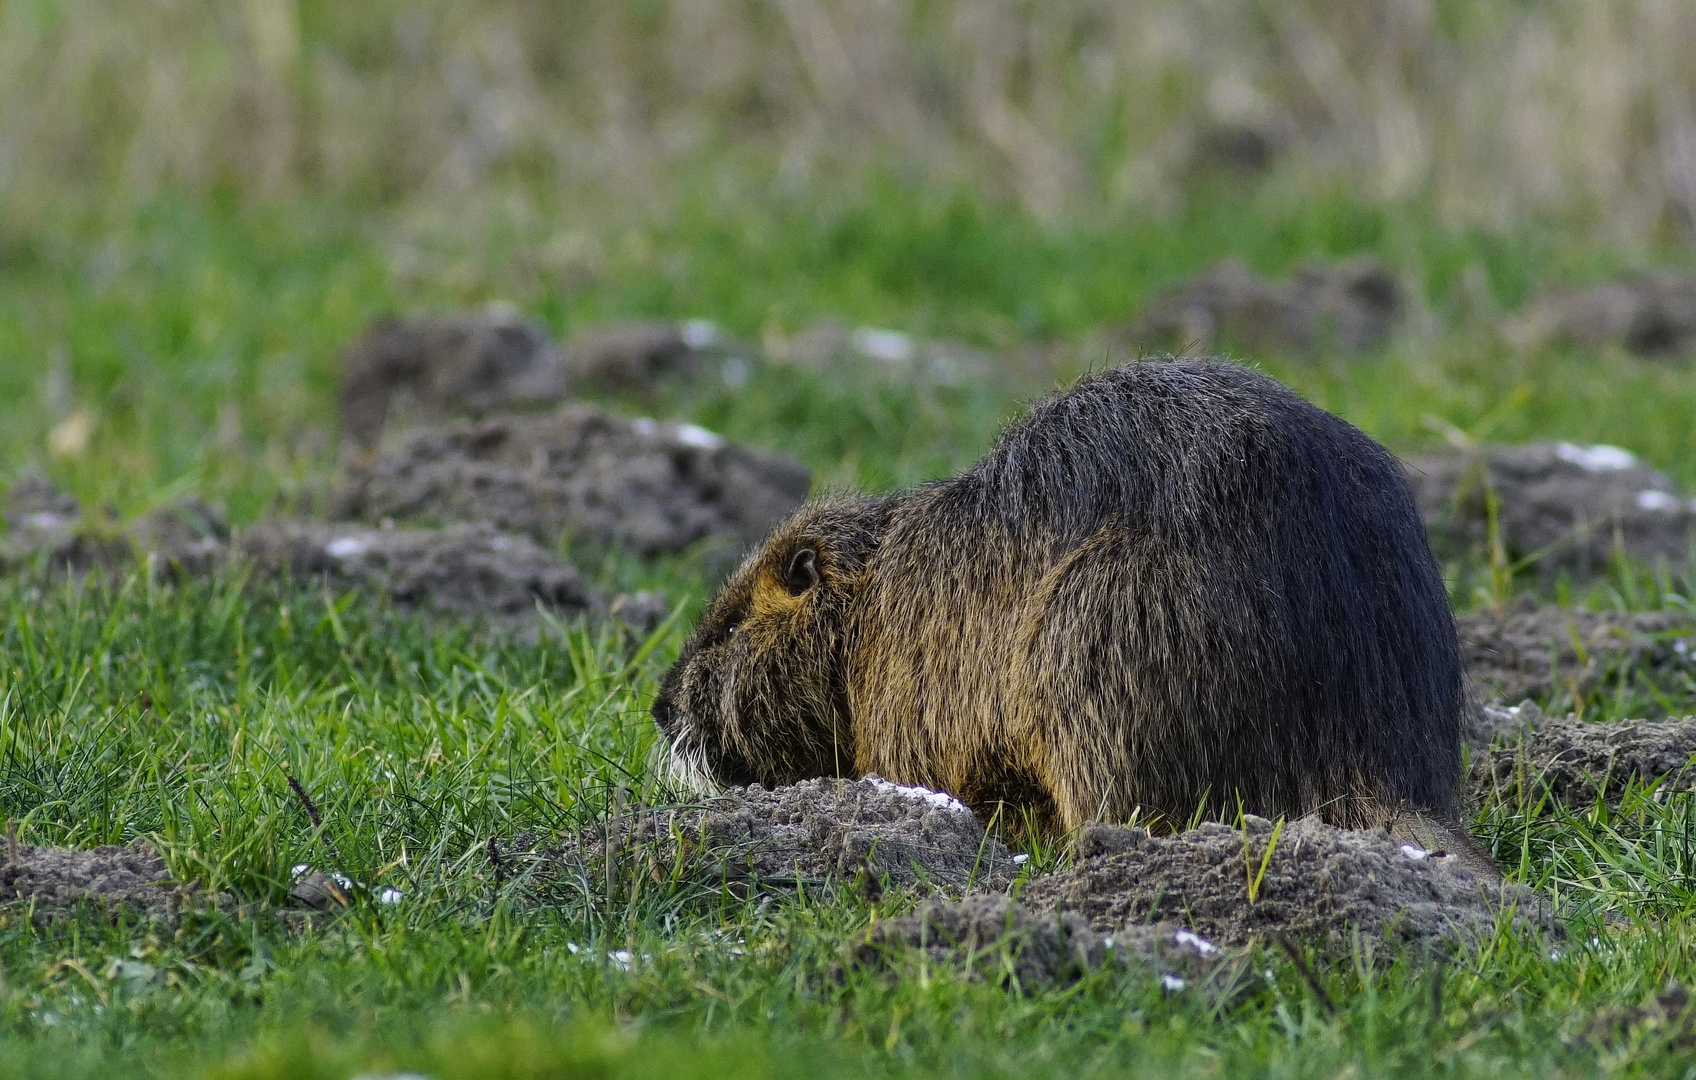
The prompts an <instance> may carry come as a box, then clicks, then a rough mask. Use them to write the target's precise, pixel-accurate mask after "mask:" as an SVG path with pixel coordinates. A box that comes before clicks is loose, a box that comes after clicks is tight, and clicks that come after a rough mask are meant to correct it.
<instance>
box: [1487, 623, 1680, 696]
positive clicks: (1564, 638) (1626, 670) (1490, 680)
mask: <svg viewBox="0 0 1696 1080" xmlns="http://www.w3.org/2000/svg"><path fill="white" fill-rule="evenodd" d="M1455 627H1456V629H1457V630H1458V631H1459V632H1460V646H1461V658H1462V661H1463V663H1464V664H1465V666H1466V672H1467V677H1468V680H1469V681H1470V683H1471V689H1472V693H1473V696H1474V698H1475V699H1477V700H1479V701H1484V702H1490V701H1498V702H1501V701H1505V702H1517V701H1524V700H1526V699H1527V698H1530V699H1534V700H1537V701H1542V702H1545V703H1547V702H1549V701H1552V700H1560V701H1572V700H1574V699H1582V698H1584V697H1587V696H1589V695H1591V694H1592V693H1594V692H1596V691H1597V690H1599V689H1602V688H1604V687H1605V686H1608V685H1613V684H1620V683H1624V682H1627V681H1633V682H1640V683H1643V684H1645V685H1646V686H1648V687H1649V688H1650V689H1653V690H1657V691H1660V692H1662V693H1679V692H1683V693H1686V694H1688V693H1690V691H1691V682H1690V679H1691V677H1692V676H1693V675H1696V655H1693V650H1696V617H1693V616H1691V615H1689V614H1680V613H1676V612H1671V611H1646V612H1616V611H1586V610H1582V609H1577V608H1564V607H1554V606H1538V605H1525V606H1515V607H1512V608H1510V609H1508V610H1507V611H1505V612H1501V613H1497V612H1491V611H1473V612H1467V613H1466V614H1463V615H1458V616H1456V617H1455Z"/></svg>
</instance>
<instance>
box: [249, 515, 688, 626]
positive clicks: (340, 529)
mask: <svg viewBox="0 0 1696 1080" xmlns="http://www.w3.org/2000/svg"><path fill="white" fill-rule="evenodd" d="M231 554H232V557H233V558H235V559H239V560H242V561H244V562H246V563H248V564H250V565H251V566H253V567H254V568H255V569H256V570H257V572H258V573H259V574H260V575H262V576H280V575H286V576H289V577H293V578H296V579H301V578H322V579H325V580H327V581H329V582H330V583H331V584H333V585H335V586H337V587H340V588H362V589H366V590H369V591H372V592H375V593H379V594H381V595H383V596H386V597H388V598H389V599H391V600H392V601H393V602H394V604H395V606H396V607H398V608H400V609H401V610H403V611H417V612H423V613H425V614H429V615H437V616H447V617H454V618H474V617H475V618H489V619H493V620H496V621H502V620H515V619H528V618H531V617H534V616H535V614H536V611H537V608H538V606H540V607H541V608H542V609H543V610H546V611H549V612H552V613H553V614H555V615H557V616H559V617H561V618H572V617H575V616H580V615H589V616H606V615H609V614H614V613H615V612H614V610H613V605H614V604H615V603H616V604H618V607H617V610H616V614H617V616H618V617H619V618H620V619H621V620H622V621H624V622H626V623H628V624H630V625H634V626H651V625H653V624H654V623H656V622H657V621H658V620H659V619H660V618H663V617H664V614H665V609H664V602H663V600H661V599H660V598H659V597H657V596H653V595H651V594H638V595H636V596H633V597H622V598H619V599H618V600H616V601H615V600H609V599H608V598H607V597H604V596H602V595H600V594H599V593H597V592H595V591H594V590H592V589H590V588H589V587H588V586H587V585H585V584H584V582H583V576H582V575H581V574H580V573H578V571H577V568H576V567H574V566H572V565H571V564H570V563H568V562H566V561H565V560H564V559H562V558H560V557H559V556H558V555H555V554H554V553H553V552H551V551H547V550H545V549H543V548H542V547H540V546H538V545H537V544H536V542H535V541H533V540H531V539H530V538H529V537H527V536H520V535H513V534H511V533H503V532H501V531H499V530H498V529H495V528H494V527H493V526H490V525H486V524H457V525H449V526H447V527H445V528H441V529H372V528H366V527H363V526H358V525H332V524H327V523H324V522H318V521H303V520H285V521H268V522H261V523H260V524H258V525H254V526H252V527H251V528H248V529H244V530H242V531H241V532H240V533H239V534H238V535H237V537H236V539H235V542H234V544H233V545H232V550H231Z"/></svg>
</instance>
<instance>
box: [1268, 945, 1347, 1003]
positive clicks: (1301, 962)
mask: <svg viewBox="0 0 1696 1080" xmlns="http://www.w3.org/2000/svg"><path fill="white" fill-rule="evenodd" d="M1272 940H1274V941H1276V942H1277V943H1278V947H1279V948H1281V949H1283V950H1284V952H1285V953H1287V954H1288V955H1289V958H1290V962H1291V963H1293V964H1295V966H1296V970H1297V971H1299V972H1301V977H1302V978H1303V979H1305V980H1307V985H1308V987H1309V988H1311V989H1312V990H1313V993H1314V996H1315V997H1317V998H1318V999H1319V1003H1320V1004H1321V1005H1323V1006H1325V1012H1326V1014H1327V1015H1329V1016H1330V1017H1331V1018H1332V1019H1333V1020H1334V1019H1336V1017H1337V1003H1336V1002H1335V1001H1332V1000H1331V995H1330V993H1328V992H1327V991H1326V989H1325V984H1324V983H1322V982H1320V981H1319V973H1318V972H1316V971H1314V970H1313V968H1312V966H1311V965H1309V964H1308V962H1307V959H1306V958H1305V957H1303V956H1302V954H1301V950H1300V949H1298V948H1296V946H1295V942H1293V941H1291V940H1290V939H1289V935H1287V934H1279V935H1277V936H1276V937H1274V938H1273V939H1272Z"/></svg>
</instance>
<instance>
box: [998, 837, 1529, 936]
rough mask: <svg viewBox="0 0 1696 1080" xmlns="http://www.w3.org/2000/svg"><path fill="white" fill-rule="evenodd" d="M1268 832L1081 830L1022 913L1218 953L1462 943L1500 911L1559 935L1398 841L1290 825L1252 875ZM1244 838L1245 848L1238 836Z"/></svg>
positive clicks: (1522, 897)
mask: <svg viewBox="0 0 1696 1080" xmlns="http://www.w3.org/2000/svg"><path fill="white" fill-rule="evenodd" d="M1273 828H1274V826H1273V824H1272V823H1271V822H1269V821H1266V820H1264V819H1262V818H1256V817H1249V818H1247V819H1246V825H1245V827H1244V829H1238V828H1234V827H1231V826H1227V825H1219V824H1205V825H1202V826H1200V827H1198V828H1195V829H1190V830H1188V831H1186V832H1181V833H1177V834H1175V835H1171V836H1155V835H1152V834H1150V833H1148V832H1147V831H1145V830H1143V829H1135V828H1121V827H1117V826H1096V827H1093V828H1090V829H1088V830H1086V831H1085V832H1084V834H1083V835H1082V836H1081V837H1080V838H1079V840H1078V843H1077V847H1076V849H1075V857H1076V860H1077V861H1076V862H1075V863H1074V865H1073V866H1072V868H1071V869H1069V870H1066V871H1063V872H1061V873H1058V874H1054V875H1052V876H1050V877H1045V878H1038V879H1036V880H1034V881H1032V882H1031V883H1030V884H1029V885H1028V886H1027V887H1026V888H1025V892H1024V896H1023V900H1024V903H1025V904H1026V905H1027V906H1029V907H1030V909H1031V910H1032V911H1033V912H1036V913H1038V914H1039V915H1040V914H1047V913H1050V912H1054V911H1060V910H1063V911H1071V912H1077V913H1078V914H1080V915H1082V916H1084V917H1085V918H1086V919H1088V920H1089V923H1090V926H1091V927H1092V928H1093V929H1095V930H1096V931H1097V932H1100V933H1110V932H1115V931H1119V930H1122V929H1123V928H1124V927H1127V926H1136V925H1141V924H1149V923H1162V922H1177V923H1180V924H1182V925H1184V926H1186V927H1188V928H1189V929H1191V930H1193V931H1194V932H1196V933H1198V934H1200V935H1201V936H1203V937H1205V938H1207V939H1209V940H1211V941H1216V942H1220V943H1223V944H1233V945H1240V944H1246V943H1247V942H1248V941H1249V940H1250V939H1251V938H1255V937H1262V938H1264V937H1269V936H1278V935H1289V936H1292V937H1295V938H1300V939H1312V940H1315V941H1317V942H1319V943H1321V944H1323V945H1326V946H1328V947H1333V948H1337V947H1347V943H1348V939H1349V931H1350V929H1351V928H1358V929H1359V930H1360V931H1361V932H1362V933H1363V934H1366V935H1368V936H1369V937H1372V938H1390V939H1393V940H1396V941H1401V942H1422V943H1435V942H1438V941H1445V940H1454V941H1466V940H1469V939H1474V938H1476V937H1477V936H1479V935H1480V934H1483V933H1487V932H1489V931H1490V930H1491V929H1493V928H1494V927H1495V926H1496V924H1497V920H1498V918H1499V917H1502V915H1503V913H1504V912H1506V911H1508V910H1509V909H1516V910H1513V913H1512V916H1511V917H1512V918H1513V920H1514V922H1515V924H1516V926H1517V927H1518V928H1520V929H1521V930H1532V929H1544V930H1547V931H1549V932H1551V933H1555V934H1559V933H1560V932H1561V927H1560V924H1559V923H1558V922H1556V921H1555V919H1554V918H1553V916H1552V915H1551V914H1550V913H1549V911H1548V910H1547V907H1546V905H1545V904H1544V902H1543V901H1541V900H1540V899H1539V898H1538V897H1537V896H1536V894H1534V893H1532V892H1531V891H1530V890H1528V889H1525V888H1522V887H1520V886H1517V885H1512V884H1509V883H1507V882H1505V881H1502V880H1500V879H1499V878H1492V877H1490V876H1489V875H1485V874H1481V873H1477V872H1475V871H1473V870H1472V869H1469V868H1468V867H1467V866H1466V865H1465V862H1464V860H1463V859H1462V858H1461V857H1460V856H1459V855H1439V854H1438V853H1436V852H1430V851H1426V850H1425V849H1422V848H1419V847H1416V846H1413V845H1410V844H1404V843H1403V842H1401V841H1400V840H1398V839H1394V838H1391V837H1389V836H1386V835H1384V834H1382V833H1379V832H1375V831H1373V832H1348V831H1344V830H1341V829H1334V828H1331V827H1330V826H1328V825H1325V824H1322V823H1320V822H1318V821H1314V820H1309V819H1305V818H1304V819H1301V820H1298V821H1293V822H1290V823H1289V824H1288V825H1287V826H1285V828H1284V830H1283V832H1282V834H1281V835H1280V836H1279V838H1278V841H1277V844H1276V846H1275V847H1274V848H1273V850H1272V854H1271V857H1270V858H1269V859H1266V862H1265V873H1264V876H1262V877H1260V880H1259V885H1258V888H1257V891H1256V894H1255V898H1254V900H1253V901H1252V902H1251V901H1250V898H1249V889H1248V883H1249V878H1250V877H1251V876H1254V875H1259V873H1260V867H1261V864H1262V860H1263V858H1265V853H1266V850H1267V846H1268V844H1270V843H1271V842H1272V836H1273ZM1245 829H1246V833H1247V836H1246V840H1245V835H1244V832H1245Z"/></svg>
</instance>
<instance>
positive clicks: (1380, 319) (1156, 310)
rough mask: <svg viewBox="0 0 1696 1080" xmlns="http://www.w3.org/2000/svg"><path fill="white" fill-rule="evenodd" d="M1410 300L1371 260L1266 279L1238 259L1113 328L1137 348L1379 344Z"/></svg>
mask: <svg viewBox="0 0 1696 1080" xmlns="http://www.w3.org/2000/svg"><path fill="white" fill-rule="evenodd" d="M1406 307H1407V301H1406V298H1405V297H1404V295H1403V292H1402V288H1401V285H1400V283H1398V282H1397V281H1396V278H1395V275H1393V274H1392V273H1390V271H1389V270H1387V269H1386V268H1385V267H1384V266H1383V265H1382V264H1380V263H1378V262H1377V261H1376V260H1373V259H1370V258H1367V257H1365V256H1360V257H1356V258H1352V259H1346V260H1344V261H1342V262H1340V263H1334V264H1327V263H1310V264H1309V265H1307V266H1304V267H1303V268H1301V269H1300V270H1299V271H1297V273H1296V275H1295V277H1293V278H1291V279H1289V280H1288V281H1270V280H1267V279H1265V278H1262V277H1260V276H1258V275H1256V274H1255V273H1254V272H1253V271H1251V270H1249V268H1248V267H1247V266H1245V265H1244V264H1243V263H1241V262H1240V261H1238V260H1236V259H1227V260H1226V261H1224V262H1221V263H1219V264H1218V265H1217V266H1215V267H1214V268H1213V269H1211V270H1209V271H1208V272H1207V273H1205V274H1203V275H1202V276H1201V277H1199V278H1197V279H1195V280H1194V281H1191V282H1189V283H1187V284H1184V285H1180V286H1178V287H1176V288H1174V289H1171V290H1170V291H1168V292H1165V293H1162V294H1161V295H1159V296H1156V297H1155V298H1154V299H1153V300H1152V301H1150V302H1149V304H1148V306H1147V308H1145V309H1144V311H1143V313H1142V315H1141V316H1140V317H1139V318H1138V319H1137V320H1136V321H1135V322H1134V323H1132V324H1131V325H1130V326H1128V327H1125V328H1124V329H1122V330H1120V331H1118V332H1116V333H1115V334H1113V335H1112V337H1113V338H1114V341H1115V343H1116V344H1117V345H1119V346H1120V347H1122V348H1128V349H1131V350H1135V351H1138V352H1145V353H1147V352H1172V353H1182V354H1186V355H1191V354H1195V355H1199V354H1212V353H1217V352H1219V351H1220V350H1221V349H1224V348H1227V347H1229V348H1234V349H1238V350H1241V351H1243V352H1246V353H1249V354H1251V355H1252V354H1256V353H1263V352H1269V353H1279V354H1284V355H1299V356H1313V355H1316V354H1318V353H1320V352H1323V351H1326V350H1329V349H1337V350H1340V351H1342V352H1344V353H1347V354H1351V355H1352V354H1357V353H1363V352H1368V351H1370V350H1372V349H1376V348H1378V347H1379V346H1381V345H1383V344H1384V342H1385V341H1387V340H1388V339H1389V336H1390V334H1391V332H1392V331H1394V330H1395V328H1396V327H1397V325H1399V324H1400V322H1401V320H1402V318H1403V316H1404V314H1405V309H1406Z"/></svg>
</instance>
